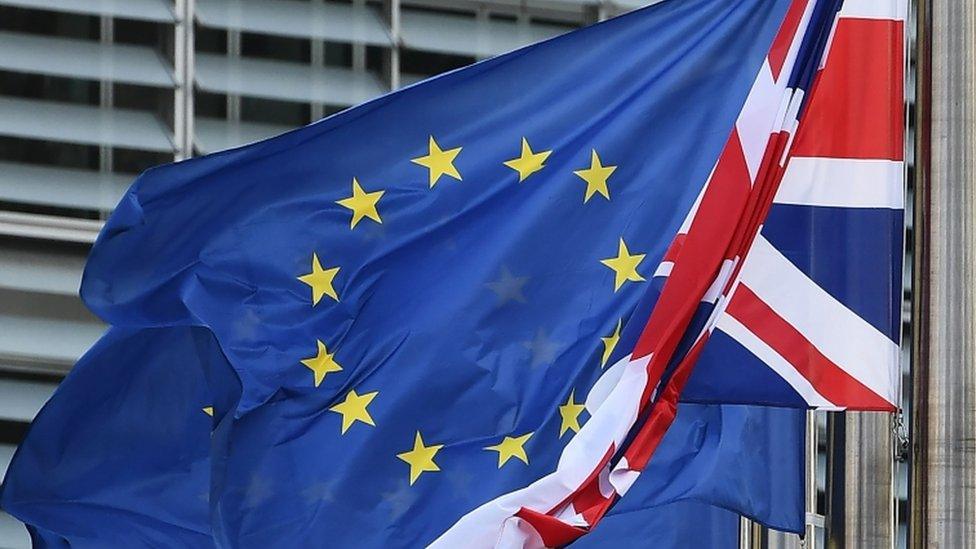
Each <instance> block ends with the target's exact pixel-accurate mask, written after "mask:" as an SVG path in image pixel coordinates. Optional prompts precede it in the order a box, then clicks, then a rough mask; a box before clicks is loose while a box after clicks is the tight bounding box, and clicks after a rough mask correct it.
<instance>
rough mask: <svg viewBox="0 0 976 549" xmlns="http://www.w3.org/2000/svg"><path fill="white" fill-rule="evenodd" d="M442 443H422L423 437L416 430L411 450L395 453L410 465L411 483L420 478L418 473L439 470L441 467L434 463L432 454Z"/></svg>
mask: <svg viewBox="0 0 976 549" xmlns="http://www.w3.org/2000/svg"><path fill="white" fill-rule="evenodd" d="M443 447H444V445H443V444H432V445H430V446H426V445H424V439H423V437H421V436H420V431H417V437H416V438H415V439H414V441H413V450H410V451H409V452H403V453H402V454H397V457H398V458H400V459H402V460H403V461H406V462H407V463H408V464H409V465H410V484H411V486H412V485H413V483H414V482H417V479H418V478H420V475H422V474H424V473H426V472H428V471H430V472H434V471H440V470H441V468H440V467H438V466H437V464H436V463H434V456H436V455H437V452H438V451H440V449H441V448H443Z"/></svg>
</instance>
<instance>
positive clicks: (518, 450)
mask: <svg viewBox="0 0 976 549" xmlns="http://www.w3.org/2000/svg"><path fill="white" fill-rule="evenodd" d="M531 436H532V433H526V434H524V435H522V436H520V437H505V438H504V439H503V440H502V441H501V443H500V444H496V445H494V446H488V447H487V448H485V450H492V451H495V452H498V468H499V469H501V468H502V465H505V462H507V461H508V460H509V458H512V457H517V458H519V459H520V460H522V463H524V464H526V465H528V464H529V456H527V455H525V448H523V446H525V442H526V441H527V440H529V437H531Z"/></svg>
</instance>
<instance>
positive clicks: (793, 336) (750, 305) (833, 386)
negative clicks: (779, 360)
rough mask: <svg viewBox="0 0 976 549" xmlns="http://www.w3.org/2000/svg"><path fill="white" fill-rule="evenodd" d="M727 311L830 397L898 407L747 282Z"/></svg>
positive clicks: (850, 403) (857, 404) (862, 405)
mask: <svg viewBox="0 0 976 549" xmlns="http://www.w3.org/2000/svg"><path fill="white" fill-rule="evenodd" d="M726 312H727V313H728V314H729V315H730V316H731V317H732V318H734V319H736V320H738V321H739V322H741V323H742V325H743V326H745V327H746V328H748V329H749V331H750V332H752V333H753V334H755V335H756V337H758V338H759V339H761V340H763V341H764V342H765V343H766V344H767V345H769V346H770V347H772V348H773V350H775V351H776V352H777V353H779V354H780V356H782V357H783V358H784V359H786V361H787V362H789V363H790V364H792V365H793V367H794V368H796V371H797V372H799V373H800V375H802V376H803V377H805V378H806V379H807V381H809V382H810V384H811V385H813V387H814V388H815V389H816V390H817V392H818V393H820V394H821V395H823V396H824V398H826V399H827V400H829V401H831V402H836V403H839V404H843V405H844V406H845V407H848V408H857V409H858V410H880V411H889V412H890V411H894V410H895V407H894V406H893V405H892V404H891V403H890V402H888V401H887V400H885V399H884V398H883V397H881V396H880V395H878V394H877V393H875V392H874V391H872V390H871V389H869V388H867V387H866V386H865V385H864V384H863V383H861V382H860V381H858V380H857V379H855V378H854V377H853V376H851V375H850V374H848V373H847V372H846V371H844V370H843V369H842V368H841V367H840V366H838V365H837V364H835V363H834V362H832V361H831V360H830V359H829V358H827V357H826V356H824V354H823V353H821V352H820V351H819V350H818V349H817V348H816V347H814V345H813V343H810V340H808V339H807V338H806V337H804V336H803V334H801V333H800V332H799V331H797V329H796V328H794V327H793V326H792V325H791V324H790V323H789V322H787V321H786V320H785V319H784V318H783V317H781V316H779V314H777V313H776V311H774V310H773V309H772V308H770V306H769V305H767V304H766V302H764V301H763V300H762V299H760V298H759V296H757V295H756V294H755V293H754V292H753V291H752V290H750V289H749V288H748V287H747V286H746V285H745V284H740V285H739V287H738V288H737V289H736V291H735V294H733V296H732V300H731V301H730V302H729V306H728V308H727V309H726ZM824 322H830V319H824Z"/></svg>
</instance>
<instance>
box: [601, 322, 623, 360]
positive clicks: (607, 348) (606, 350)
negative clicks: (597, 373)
mask: <svg viewBox="0 0 976 549" xmlns="http://www.w3.org/2000/svg"><path fill="white" fill-rule="evenodd" d="M622 323H623V319H621V320H618V321H617V327H616V328H614V330H613V333H612V334H610V336H609V337H601V338H600V341H602V342H603V359H602V360H600V367H601V368H605V367H606V365H607V361H608V360H610V355H612V354H613V349H614V347H616V346H617V342H618V341H620V327H621V324H622Z"/></svg>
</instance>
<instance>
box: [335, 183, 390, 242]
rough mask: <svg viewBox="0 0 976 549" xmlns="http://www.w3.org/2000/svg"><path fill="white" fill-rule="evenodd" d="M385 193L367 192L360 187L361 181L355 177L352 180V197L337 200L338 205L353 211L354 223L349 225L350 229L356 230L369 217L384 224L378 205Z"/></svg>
mask: <svg viewBox="0 0 976 549" xmlns="http://www.w3.org/2000/svg"><path fill="white" fill-rule="evenodd" d="M385 192H386V191H376V192H371V193H368V192H365V191H363V188H362V187H360V186H359V181H358V180H357V179H356V178H355V177H354V178H352V196H350V197H349V198H343V199H342V200H336V204H338V205H340V206H343V207H346V208H349V209H350V210H352V221H351V222H350V223H349V228H350V229H353V228H355V227H356V224H357V223H359V221H360V220H361V219H362V218H364V217H368V218H370V219H372V220H373V221H375V222H377V223H383V220H382V219H380V213H379V212H378V211H376V203H377V202H379V201H380V198H383V193H385Z"/></svg>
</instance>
